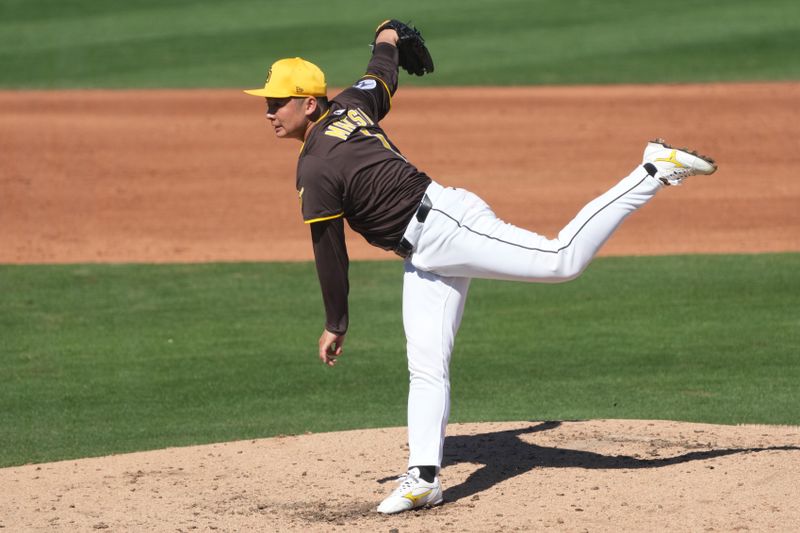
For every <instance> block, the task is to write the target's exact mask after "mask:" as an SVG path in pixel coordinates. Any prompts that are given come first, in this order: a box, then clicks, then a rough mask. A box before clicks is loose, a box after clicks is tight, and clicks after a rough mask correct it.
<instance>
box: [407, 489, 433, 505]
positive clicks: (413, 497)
mask: <svg viewBox="0 0 800 533" xmlns="http://www.w3.org/2000/svg"><path fill="white" fill-rule="evenodd" d="M431 492H433V491H432V490H428V491H425V492H423V493H422V494H417V495H416V496H414V495H413V494H412V493H410V492H409V493H408V494H403V498H405V499H407V500H410V501H411V503H413V504H416V503H417V500H419V499H420V498H424V497H425V496H427V495H428V494H430V493H431Z"/></svg>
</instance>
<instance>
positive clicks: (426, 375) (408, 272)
mask: <svg viewBox="0 0 800 533" xmlns="http://www.w3.org/2000/svg"><path fill="white" fill-rule="evenodd" d="M661 187H662V185H661V184H660V182H659V181H658V180H656V179H655V178H653V177H651V176H650V175H649V174H647V172H646V171H645V170H644V168H643V167H638V168H637V169H636V170H634V171H633V172H632V173H631V174H630V175H629V176H628V177H626V178H624V179H623V180H622V181H620V182H619V183H618V184H617V185H615V186H614V187H613V188H612V189H611V190H609V191H608V192H606V193H604V194H603V195H601V196H600V197H598V198H596V199H595V200H593V201H591V202H590V203H589V204H587V205H586V206H585V207H584V208H583V209H581V211H580V212H579V213H578V215H577V216H576V217H575V218H574V219H573V220H572V221H571V222H570V223H569V224H567V225H566V226H565V227H564V229H562V230H561V232H559V234H558V237H557V238H555V239H547V238H545V237H543V236H541V235H538V234H536V233H533V232H531V231H527V230H524V229H521V228H517V227H515V226H512V225H511V224H506V223H505V222H503V221H502V220H500V219H498V218H497V216H495V214H494V213H493V212H492V210H491V209H490V208H489V206H488V205H487V204H486V202H484V201H483V200H481V199H480V198H479V197H478V196H476V195H475V194H473V193H471V192H469V191H466V190H463V189H454V188H444V187H442V186H441V185H439V184H437V183H435V182H434V183H431V185H430V186H429V187H428V189H427V191H426V194H427V195H428V197H429V198H430V200H431V202H432V204H433V207H432V209H431V211H430V213H429V214H428V217H427V219H426V220H425V222H424V223H420V222H418V221H417V220H416V218H412V220H411V223H410V224H409V226H408V228H407V229H406V232H405V235H404V236H405V238H406V239H407V240H408V241H409V242H410V243H411V244H412V245H413V247H414V253H413V254H412V255H411V256H410V257H409V258H408V259H406V262H405V275H404V279H403V326H404V328H405V333H406V340H407V352H408V371H409V374H410V384H409V393H408V443H409V450H410V453H409V463H408V464H409V466H418V465H436V466H441V464H442V463H441V461H442V452H443V445H444V437H445V429H446V426H447V419H448V416H449V413H450V377H449V376H450V373H449V365H450V354H451V353H452V350H453V345H454V343H455V337H456V332H457V331H458V327H459V325H460V323H461V316H462V314H463V311H464V304H465V302H466V299H467V291H468V289H469V282H470V279H471V278H485V279H500V280H512V281H530V282H547V283H556V282H563V281H569V280H571V279H574V278H576V277H577V276H578V275H580V273H581V272H583V270H584V269H585V268H586V266H587V265H588V264H589V262H590V261H591V260H592V258H593V257H594V256H595V254H596V253H597V251H598V250H599V249H600V247H601V246H602V245H603V243H605V241H606V240H607V239H608V238H609V237H610V236H611V234H612V233H613V232H614V230H615V229H616V228H617V226H619V224H620V223H621V222H622V221H623V220H624V219H625V217H626V216H628V215H629V214H630V213H632V212H633V211H635V210H636V209H638V208H640V207H642V206H643V205H644V204H645V203H647V201H648V200H650V199H651V198H652V197H653V196H655V194H656V192H657V191H658V190H659V189H660V188H661Z"/></svg>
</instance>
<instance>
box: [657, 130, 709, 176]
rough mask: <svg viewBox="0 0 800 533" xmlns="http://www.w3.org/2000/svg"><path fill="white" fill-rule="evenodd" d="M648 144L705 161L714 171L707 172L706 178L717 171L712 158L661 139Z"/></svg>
mask: <svg viewBox="0 0 800 533" xmlns="http://www.w3.org/2000/svg"><path fill="white" fill-rule="evenodd" d="M650 142H651V143H656V144H660V145H661V146H663V147H664V148H669V149H670V150H680V151H681V152H686V153H687V154H692V155H693V156H695V157H697V158H699V159H702V160H703V161H705V162H706V163H708V164H709V165H711V167H712V168H713V169H714V170H712V171H711V172H709V173H708V174H706V175H707V176H708V175H711V174H713V173H714V172H716V171H717V162H716V161H714V159H713V158H711V157H708V156H707V155H703V154H701V153H698V152H696V151H694V150H691V149H689V148H686V147H685V146H682V147H679V146H672V145H671V144H669V143H667V142H666V141H665V140H664V139H661V138H659V139H653V140H652V141H650Z"/></svg>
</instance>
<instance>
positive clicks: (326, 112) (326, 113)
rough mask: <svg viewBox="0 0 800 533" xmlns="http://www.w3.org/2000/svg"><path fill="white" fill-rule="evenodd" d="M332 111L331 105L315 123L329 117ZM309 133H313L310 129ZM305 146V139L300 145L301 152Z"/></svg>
mask: <svg viewBox="0 0 800 533" xmlns="http://www.w3.org/2000/svg"><path fill="white" fill-rule="evenodd" d="M330 112H331V108H330V107H329V108H328V109H326V110H325V112H324V113H323V114H322V115H321V116H320V117H319V118H318V119H317V120H315V121H314V124H316V123H317V122H319V121H320V120H322V119H323V118H325V117H327V116H328V113H330ZM311 127H312V128H313V127H314V126H311ZM308 134H309V135H311V132H310V131H309V132H308ZM306 138H308V136H306ZM305 147H306V141H305V140H304V141H303V144H301V145H300V153H301V154H302V153H303V148H305Z"/></svg>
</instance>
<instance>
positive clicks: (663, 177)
mask: <svg viewBox="0 0 800 533" xmlns="http://www.w3.org/2000/svg"><path fill="white" fill-rule="evenodd" d="M648 163H649V164H651V165H652V166H654V167H655V169H656V172H655V174H654V175H653V177H654V178H656V179H657V180H659V181H660V182H661V183H663V184H664V185H680V184H681V182H682V181H683V180H684V179H685V178H688V177H689V176H694V175H695V174H713V173H714V172H716V170H717V164H716V163H714V160H713V159H711V158H710V157H707V156H704V155H700V154H698V153H697V152H695V151H693V150H689V149H688V148H674V147H672V146H670V145H668V144H667V143H666V142H664V139H655V140H653V141H650V142H649V143H647V147H646V148H645V149H644V157H643V158H642V165H647V164H648Z"/></svg>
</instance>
